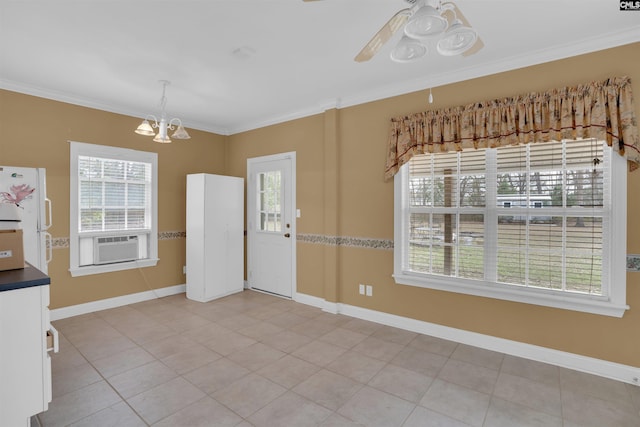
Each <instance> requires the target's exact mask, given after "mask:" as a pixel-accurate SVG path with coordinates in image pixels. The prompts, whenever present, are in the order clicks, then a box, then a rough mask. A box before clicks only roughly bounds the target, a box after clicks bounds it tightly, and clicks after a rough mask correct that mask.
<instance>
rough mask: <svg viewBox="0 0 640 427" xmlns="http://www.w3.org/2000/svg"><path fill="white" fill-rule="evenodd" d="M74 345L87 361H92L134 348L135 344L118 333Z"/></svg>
mask: <svg viewBox="0 0 640 427" xmlns="http://www.w3.org/2000/svg"><path fill="white" fill-rule="evenodd" d="M75 346H76V348H77V349H78V351H80V353H82V355H83V356H84V357H85V358H87V360H88V361H90V362H92V361H94V360H97V359H101V358H103V357H106V356H111V355H112V354H117V353H120V352H122V351H125V350H128V349H130V348H134V347H136V346H137V344H136V343H134V342H133V341H131V340H130V339H129V338H127V337H125V336H124V335H119V336H116V337H112V338H105V339H104V340H96V341H95V342H91V343H82V344H75Z"/></svg>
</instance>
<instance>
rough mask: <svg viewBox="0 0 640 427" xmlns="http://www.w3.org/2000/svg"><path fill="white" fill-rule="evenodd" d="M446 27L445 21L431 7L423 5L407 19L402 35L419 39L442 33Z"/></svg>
mask: <svg viewBox="0 0 640 427" xmlns="http://www.w3.org/2000/svg"><path fill="white" fill-rule="evenodd" d="M447 25H448V22H447V19H446V18H445V17H444V16H442V15H440V13H438V11H437V10H436V9H435V8H434V7H433V6H429V5H425V6H422V7H421V8H420V9H418V11H417V12H416V13H414V14H413V16H412V17H411V18H409V21H408V22H407V25H405V27H404V33H405V34H406V35H407V36H409V37H411V38H414V39H421V38H425V37H429V36H433V35H435V34H440V33H442V32H443V31H445V30H446V29H447Z"/></svg>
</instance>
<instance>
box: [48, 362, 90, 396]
mask: <svg viewBox="0 0 640 427" xmlns="http://www.w3.org/2000/svg"><path fill="white" fill-rule="evenodd" d="M82 360H84V358H83V359H82ZM101 380H102V377H101V376H100V374H99V373H98V371H96V370H95V369H94V367H93V366H91V365H90V364H89V363H87V362H86V361H85V362H84V363H82V364H79V365H75V366H70V367H68V368H65V369H59V370H55V371H54V372H53V373H52V375H51V383H52V384H51V386H52V392H53V397H54V398H56V397H59V396H62V395H64V394H67V393H70V392H72V391H76V390H78V389H81V388H84V387H86V386H88V385H90V384H93V383H96V382H98V381H101Z"/></svg>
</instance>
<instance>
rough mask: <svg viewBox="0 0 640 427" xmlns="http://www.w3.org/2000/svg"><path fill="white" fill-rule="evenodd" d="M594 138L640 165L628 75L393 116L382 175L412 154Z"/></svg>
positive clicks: (639, 143) (634, 166) (387, 176)
mask: <svg viewBox="0 0 640 427" xmlns="http://www.w3.org/2000/svg"><path fill="white" fill-rule="evenodd" d="M579 138H596V139H600V140H604V141H606V142H607V144H608V145H609V146H612V147H613V149H614V150H615V151H616V152H618V153H619V154H620V155H623V156H625V157H626V159H627V160H628V162H629V165H630V168H631V170H635V169H637V168H638V166H639V165H640V140H639V137H638V123H637V120H636V115H635V111H634V106H633V94H632V90H631V80H630V78H629V77H626V76H623V77H615V78H610V79H607V80H604V81H598V82H592V83H588V84H583V85H579V86H575V87H564V88H561V89H554V90H551V91H548V92H541V93H529V94H524V95H518V96H515V97H512V98H504V99H495V100H492V101H485V102H478V103H473V104H469V105H466V106H459V107H453V108H448V109H442V110H431V111H425V112H422V113H416V114H412V115H410V116H404V117H396V118H393V119H391V129H390V132H389V142H388V149H387V162H386V167H385V179H390V178H391V177H393V176H394V175H395V174H396V172H398V170H399V169H400V167H401V166H402V165H403V164H405V163H406V162H408V161H409V160H410V159H411V157H413V155H414V154H422V153H434V152H448V151H461V150H465V149H471V148H488V147H492V148H495V147H500V146H505V145H515V144H528V143H535V142H547V141H552V140H557V141H560V140H562V139H579Z"/></svg>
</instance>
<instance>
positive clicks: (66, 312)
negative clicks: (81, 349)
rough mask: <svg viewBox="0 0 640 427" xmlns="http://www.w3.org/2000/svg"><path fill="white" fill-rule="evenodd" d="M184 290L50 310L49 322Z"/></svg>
mask: <svg viewBox="0 0 640 427" xmlns="http://www.w3.org/2000/svg"><path fill="white" fill-rule="evenodd" d="M186 289H187V287H186V285H175V286H169V287H166V288H158V289H153V290H150V291H144V292H138V293H135V294H129V295H123V296H120V297H114V298H107V299H102V300H99V301H92V302H87V303H84V304H78V305H72V306H69V307H62V308H56V309H53V310H51V320H60V319H65V318H67V317H72V316H79V315H81V314H87V313H93V312H94V311H100V310H107V309H109V308H116V307H122V306H123V305H129V304H135V303H137V302H142V301H149V300H152V299H156V298H162V297H167V296H170V295H176V294H180V293H184V292H186Z"/></svg>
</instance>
